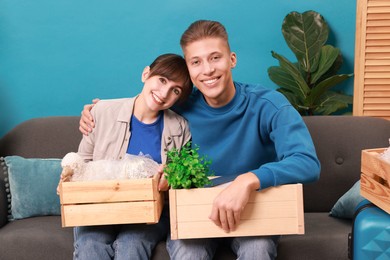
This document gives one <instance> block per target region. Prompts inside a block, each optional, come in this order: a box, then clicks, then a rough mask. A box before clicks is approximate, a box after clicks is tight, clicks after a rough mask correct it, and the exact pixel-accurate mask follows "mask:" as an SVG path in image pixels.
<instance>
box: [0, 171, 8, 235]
mask: <svg viewBox="0 0 390 260" xmlns="http://www.w3.org/2000/svg"><path fill="white" fill-rule="evenodd" d="M0 167H1V168H0V170H1V171H0V174H1V175H0V228H1V227H3V226H4V225H5V224H7V222H8V220H7V216H8V199H7V193H6V191H5V189H6V188H5V182H4V174H3V167H4V166H3V165H0Z"/></svg>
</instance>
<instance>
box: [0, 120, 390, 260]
mask: <svg viewBox="0 0 390 260" xmlns="http://www.w3.org/2000/svg"><path fill="white" fill-rule="evenodd" d="M304 120H305V122H306V124H307V126H308V128H309V130H310V133H311V135H312V138H313V140H314V143H315V146H316V149H317V154H318V157H319V159H320V161H321V164H322V165H321V167H322V168H321V176H320V180H319V181H318V182H316V183H312V184H308V185H304V209H305V231H306V233H305V235H289V236H283V237H282V238H281V240H280V243H279V247H278V259H288V260H294V259H299V260H302V259H316V260H317V259H347V258H348V256H347V250H348V242H347V236H348V232H350V231H351V220H349V219H339V218H335V217H331V216H329V211H330V210H331V208H332V207H333V205H334V204H335V202H336V201H337V200H338V199H339V198H340V197H341V196H342V195H343V194H344V193H345V192H346V191H347V190H348V189H349V188H350V187H351V186H352V185H353V184H354V183H355V182H356V181H357V180H358V179H359V175H360V153H361V150H362V149H367V148H377V147H387V146H388V139H389V137H390V122H389V121H387V120H384V119H378V118H369V117H353V116H313V117H306V118H304ZM78 121H79V117H46V118H37V119H32V120H28V121H26V122H24V123H21V124H20V125H18V126H16V127H15V128H14V129H13V130H11V131H10V132H9V133H8V134H6V135H5V136H4V137H3V138H2V139H0V156H8V155H19V156H23V157H26V158H62V157H63V156H64V155H65V154H66V153H67V152H70V151H76V150H77V147H78V143H79V141H80V139H81V134H80V133H79V131H78ZM4 185H5V184H4V176H3V175H0V259H3V260H11V259H18V260H23V259H28V260H31V259H37V260H38V259H39V260H45V259H50V260H51V259H57V260H60V259H66V260H69V259H71V258H72V251H73V245H72V242H73V234H72V229H71V228H62V227H61V219H60V216H40V217H32V218H26V219H22V220H15V221H11V222H8V221H7V197H6V196H7V195H6V192H5V188H4ZM152 259H169V257H168V254H167V252H166V249H165V243H164V242H162V243H160V244H159V245H158V246H157V248H156V249H155V253H154V256H153V258H152ZM215 259H224V260H226V259H235V255H234V254H233V253H232V252H231V251H230V249H228V248H227V247H221V248H219V249H218V251H217V255H216V257H215Z"/></svg>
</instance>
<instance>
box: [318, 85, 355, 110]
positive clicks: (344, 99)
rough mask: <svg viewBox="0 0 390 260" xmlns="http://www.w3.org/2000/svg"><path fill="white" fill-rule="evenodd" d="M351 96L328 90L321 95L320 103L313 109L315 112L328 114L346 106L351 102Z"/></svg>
mask: <svg viewBox="0 0 390 260" xmlns="http://www.w3.org/2000/svg"><path fill="white" fill-rule="evenodd" d="M352 101H353V98H352V96H348V95H344V94H341V93H337V92H333V91H328V92H327V93H326V94H325V95H323V96H322V97H321V100H320V103H319V104H318V106H317V107H316V109H315V110H314V113H315V114H321V115H330V114H332V113H334V112H336V111H338V110H341V109H344V108H347V107H348V105H350V104H352Z"/></svg>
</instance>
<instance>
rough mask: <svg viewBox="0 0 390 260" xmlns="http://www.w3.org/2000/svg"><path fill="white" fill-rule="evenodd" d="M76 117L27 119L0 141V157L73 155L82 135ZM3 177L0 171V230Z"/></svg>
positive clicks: (4, 198)
mask: <svg viewBox="0 0 390 260" xmlns="http://www.w3.org/2000/svg"><path fill="white" fill-rule="evenodd" d="M79 120H80V117H78V116H63V117H43V118H35V119H30V120H27V121H25V122H23V123H21V124H19V125H17V126H16V127H15V128H13V129H12V130H11V131H9V132H8V133H7V134H6V135H5V136H3V137H2V138H1V139H0V157H5V156H7V155H19V156H22V157H25V158H62V157H64V156H65V154H66V153H68V152H72V151H74V152H76V151H77V149H78V145H79V143H80V141H81V138H82V135H81V133H80V132H79V130H78V126H79ZM4 177H5V175H4V174H2V172H0V212H3V213H2V214H0V216H1V217H0V227H1V226H3V225H4V224H5V223H6V222H7V214H4V212H7V211H8V204H7V194H6V192H5V188H4V186H5V183H4Z"/></svg>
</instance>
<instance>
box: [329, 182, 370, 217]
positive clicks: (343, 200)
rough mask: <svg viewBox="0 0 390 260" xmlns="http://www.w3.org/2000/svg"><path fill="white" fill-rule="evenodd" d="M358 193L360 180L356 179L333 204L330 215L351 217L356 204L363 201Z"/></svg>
mask: <svg viewBox="0 0 390 260" xmlns="http://www.w3.org/2000/svg"><path fill="white" fill-rule="evenodd" d="M363 200H364V198H363V197H362V196H361V195H360V180H359V181H357V182H356V183H355V184H354V185H353V186H352V188H350V189H349V190H348V191H347V192H346V193H345V194H344V195H343V196H341V197H340V199H339V200H338V201H337V202H336V204H335V205H334V206H333V208H332V210H331V211H330V215H331V216H333V217H339V218H346V219H352V217H353V214H354V213H355V208H356V206H357V205H358V204H359V203H360V202H361V201H363Z"/></svg>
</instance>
